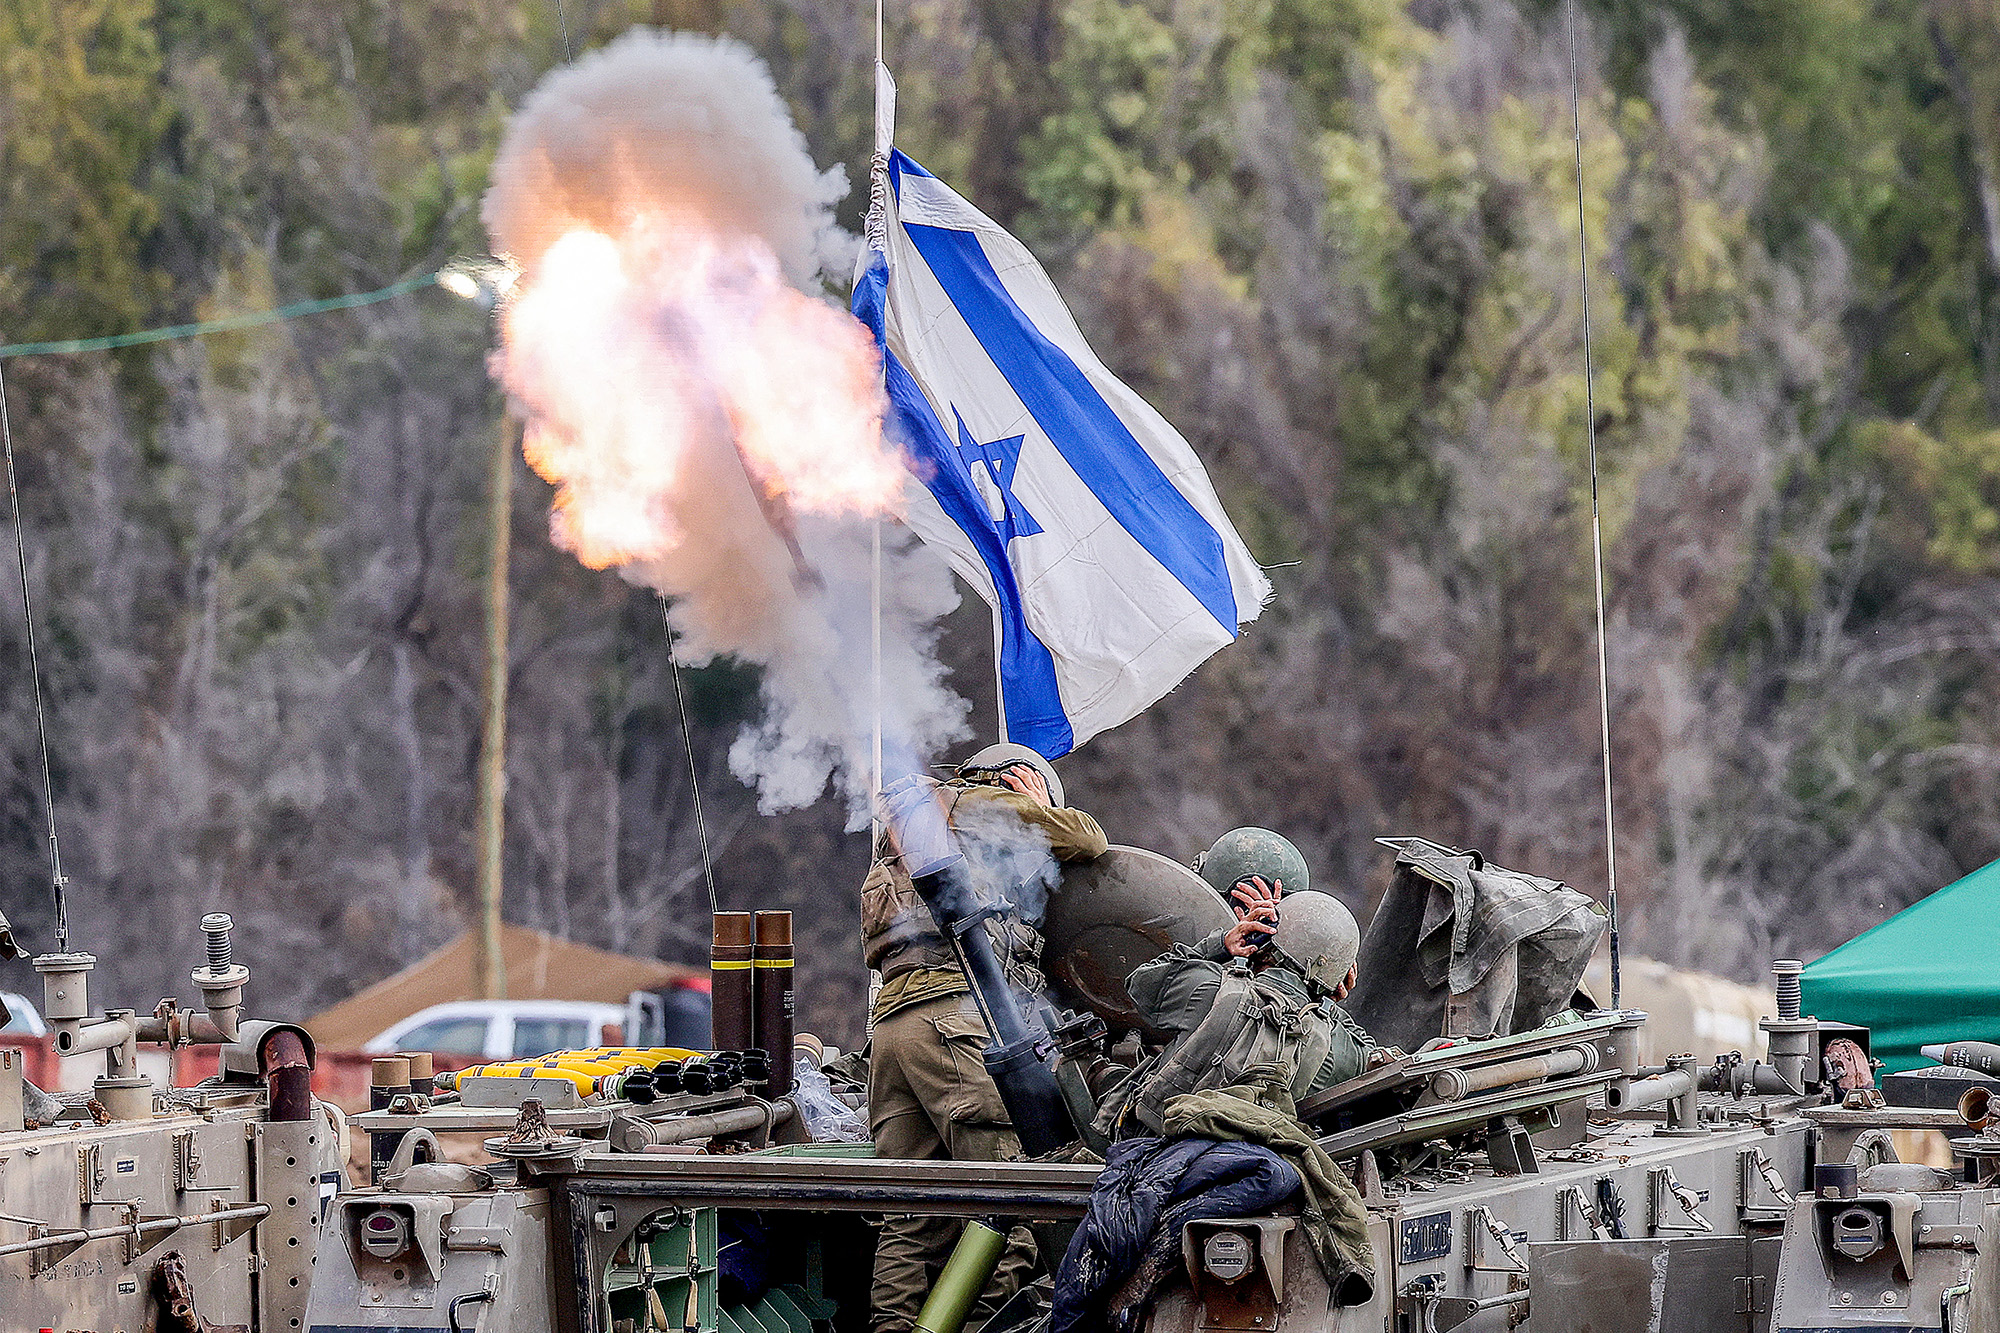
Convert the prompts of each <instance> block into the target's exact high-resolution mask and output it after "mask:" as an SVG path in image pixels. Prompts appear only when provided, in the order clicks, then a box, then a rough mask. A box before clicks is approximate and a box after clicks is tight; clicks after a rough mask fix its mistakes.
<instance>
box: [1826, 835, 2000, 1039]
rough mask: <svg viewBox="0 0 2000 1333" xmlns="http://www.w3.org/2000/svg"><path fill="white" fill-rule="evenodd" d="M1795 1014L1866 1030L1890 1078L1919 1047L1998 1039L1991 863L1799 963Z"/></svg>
mask: <svg viewBox="0 0 2000 1333" xmlns="http://www.w3.org/2000/svg"><path fill="white" fill-rule="evenodd" d="M1802 983H1803V986H1804V990H1805V1012H1806V1013H1808V1014H1812V1015H1815V1016H1817V1017H1819V1018H1825V1019H1831V1020H1833V1021H1835V1022H1840V1023H1860V1024H1863V1025H1865V1026H1866V1027H1868V1028H1870V1029H1871V1030H1872V1034H1873V1035H1872V1039H1871V1041H1870V1050H1871V1051H1872V1053H1873V1054H1874V1056H1875V1058H1876V1059H1878V1060H1881V1061H1884V1062H1886V1064H1887V1065H1888V1068H1889V1070H1890V1071H1891V1072H1894V1071H1896V1070H1901V1069H1914V1068H1917V1067H1918V1066H1920V1065H1926V1064H1929V1063H1930V1061H1928V1060H1926V1059H1925V1058H1924V1057H1923V1056H1921V1055H1919V1054H1918V1053H1917V1048H1918V1047H1919V1046H1928V1045H1930V1044H1932V1043H1934V1042H1948V1041H2000V861H1995V862H1994V863H1993V864H1991V865H1989V866H1986V867H1984V868H1982V869H1979V870H1975V871H1973V872H1972V873H1971V874H1970V875H1967V876H1966V877H1965V878H1964V879H1962V880H1959V881H1958V882H1957V883H1956V884H1951V885H1947V886H1946V887H1944V888H1942V889H1939V890H1938V891H1937V892H1936V893H1933V894H1932V895H1930V896H1929V897H1928V898H1925V899H1923V900H1921V901H1919V902H1917V903H1914V904H1912V905H1911V906H1909V907H1907V908H1905V909H1903V910H1902V911H1901V912H1898V913H1897V914H1896V915H1894V916H1892V917H1890V918H1889V919H1888V920H1887V921H1884V922H1883V923H1882V924H1881V925H1879V926H1877V927H1875V928H1874V929H1873V930H1870V931H1865V932H1863V933H1862V934H1860V935H1856V936H1855V937H1854V938H1853V939H1851V940H1849V941H1848V942H1847V943H1845V944H1843V945H1841V946H1840V947H1839V948H1838V949H1835V950H1834V951H1833V952H1832V953H1830V954H1827V955H1826V956H1825V957H1824V958H1819V959H1816V960H1814V961H1813V962H1810V963H1808V964H1806V970H1805V976H1804V978H1803V979H1802Z"/></svg>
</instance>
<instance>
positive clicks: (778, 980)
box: [743, 912, 794, 1097]
mask: <svg viewBox="0 0 2000 1333" xmlns="http://www.w3.org/2000/svg"><path fill="white" fill-rule="evenodd" d="M754 954H755V959H756V967H755V969H754V974H755V976H756V979H757V980H756V1001H757V1038H756V1040H755V1041H748V1042H745V1043H743V1044H744V1045H745V1046H756V1047H760V1048H762V1049H763V1050H766V1051H768V1052H770V1054H771V1082H770V1091H769V1092H768V1093H767V1094H765V1095H766V1096H769V1097H782V1096H784V1095H785V1094H786V1093H788V1092H790V1091H791V1090H792V1022H793V1018H794V1012H793V1008H792V1006H793V996H792V914H791V913H790V912H759V913H757V943H756V946H755V949H754Z"/></svg>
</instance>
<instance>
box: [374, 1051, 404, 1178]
mask: <svg viewBox="0 0 2000 1333" xmlns="http://www.w3.org/2000/svg"><path fill="white" fill-rule="evenodd" d="M409 1091H410V1058H409V1057H408V1056H406V1055H378V1056H376V1057H375V1059H374V1060H373V1061H371V1062H370V1063H369V1066H368V1109H369V1110H371V1111H385V1110H387V1109H388V1108H389V1103H390V1102H393V1101H394V1100H396V1098H398V1097H402V1096H406V1095H408V1093H409ZM402 1137H403V1136H402V1135H401V1134H396V1133H385V1132H382V1131H379V1130H371V1131H369V1134H368V1183H369V1184H370V1185H379V1184H381V1183H382V1172H383V1171H384V1169H386V1168H387V1167H388V1165H389V1159H390V1158H392V1157H394V1156H395V1155H396V1144H397V1142H398V1141H399V1140H401V1139H402Z"/></svg>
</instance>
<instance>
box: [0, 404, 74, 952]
mask: <svg viewBox="0 0 2000 1333" xmlns="http://www.w3.org/2000/svg"><path fill="white" fill-rule="evenodd" d="M0 441H4V442H5V444H6V452H7V499H8V501H9V503H11V504H12V505H13V507H14V557H15V560H16V563H18V564H19V566H20V570H21V617H22V620H23V622H24V623H25V624H26V626H27V631H28V633H27V639H28V679H29V680H30V681H31V682H32V683H33V685H34V690H35V738H36V740H37V741H38V742H39V743H40V744H41V749H42V802H43V804H45V805H46V806H47V807H48V812H49V895H50V897H51V898H53V899H54V900H55V909H56V952H57V953H68V952H69V909H68V907H67V906H65V904H64V901H63V890H64V889H65V888H66V887H67V886H68V885H69V879H68V878H67V877H66V876H65V875H64V874H63V868H62V843H61V842H60V841H58V840H57V838H56V787H55V783H54V782H53V781H52V780H51V779H50V777H49V724H48V720H47V718H46V717H45V716H44V714H43V711H42V660H41V655H40V654H39V653H38V652H37V651H36V650H35V603H34V601H33V599H32V598H30V597H29V595H28V539H27V537H26V535H25V531H26V530H25V528H24V527H23V525H22V523H21V492H20V488H19V487H18V486H17V485H16V484H15V482H14V427H13V423H12V422H10V421H9V420H8V417H7V380H6V377H5V376H4V375H0Z"/></svg>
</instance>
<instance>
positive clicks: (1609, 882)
mask: <svg viewBox="0 0 2000 1333" xmlns="http://www.w3.org/2000/svg"><path fill="white" fill-rule="evenodd" d="M1564 12H1565V15H1566V26H1567V27H1568V29H1569V115H1570V129H1571V133H1572V134H1573V136H1574V138H1575V140H1576V255H1577V282H1578V285H1579V287H1580V288H1581V289H1582V293H1583V425H1584V432H1585V435H1586V436H1587V438H1588V439H1589V441H1590V555H1591V567H1592V570H1593V572H1594V573H1595V575H1596V580H1597V584H1596V587H1597V719H1598V724H1599V726H1600V727H1601V728H1602V733H1603V734H1602V741H1603V746H1604V866H1605V874H1606V890H1605V902H1604V906H1605V914H1606V916H1607V918H1608V919H1609V923H1610V930H1609V934H1610V936H1611V1007H1612V1008H1614V1009H1616V1008H1617V1007H1618V999H1619V985H1618V982H1619V978H1618V842H1617V835H1616V833H1615V832H1614V828H1613V823H1612V817H1611V670H1610V666H1609V663H1608V659H1607V651H1606V647H1605V635H1604V524H1603V522H1602V520H1601V519H1600V518H1599V517H1598V511H1597V399H1596V395H1595V392H1594V390H1593V386H1592V383H1591V364H1590V240H1589V236H1588V234H1587V233H1586V232H1585V230H1584V223H1583V103H1582V100H1581V98H1579V96H1578V95H1577V87H1576V0H1569V2H1568V4H1567V6H1566V7H1565V11H1564Z"/></svg>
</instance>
